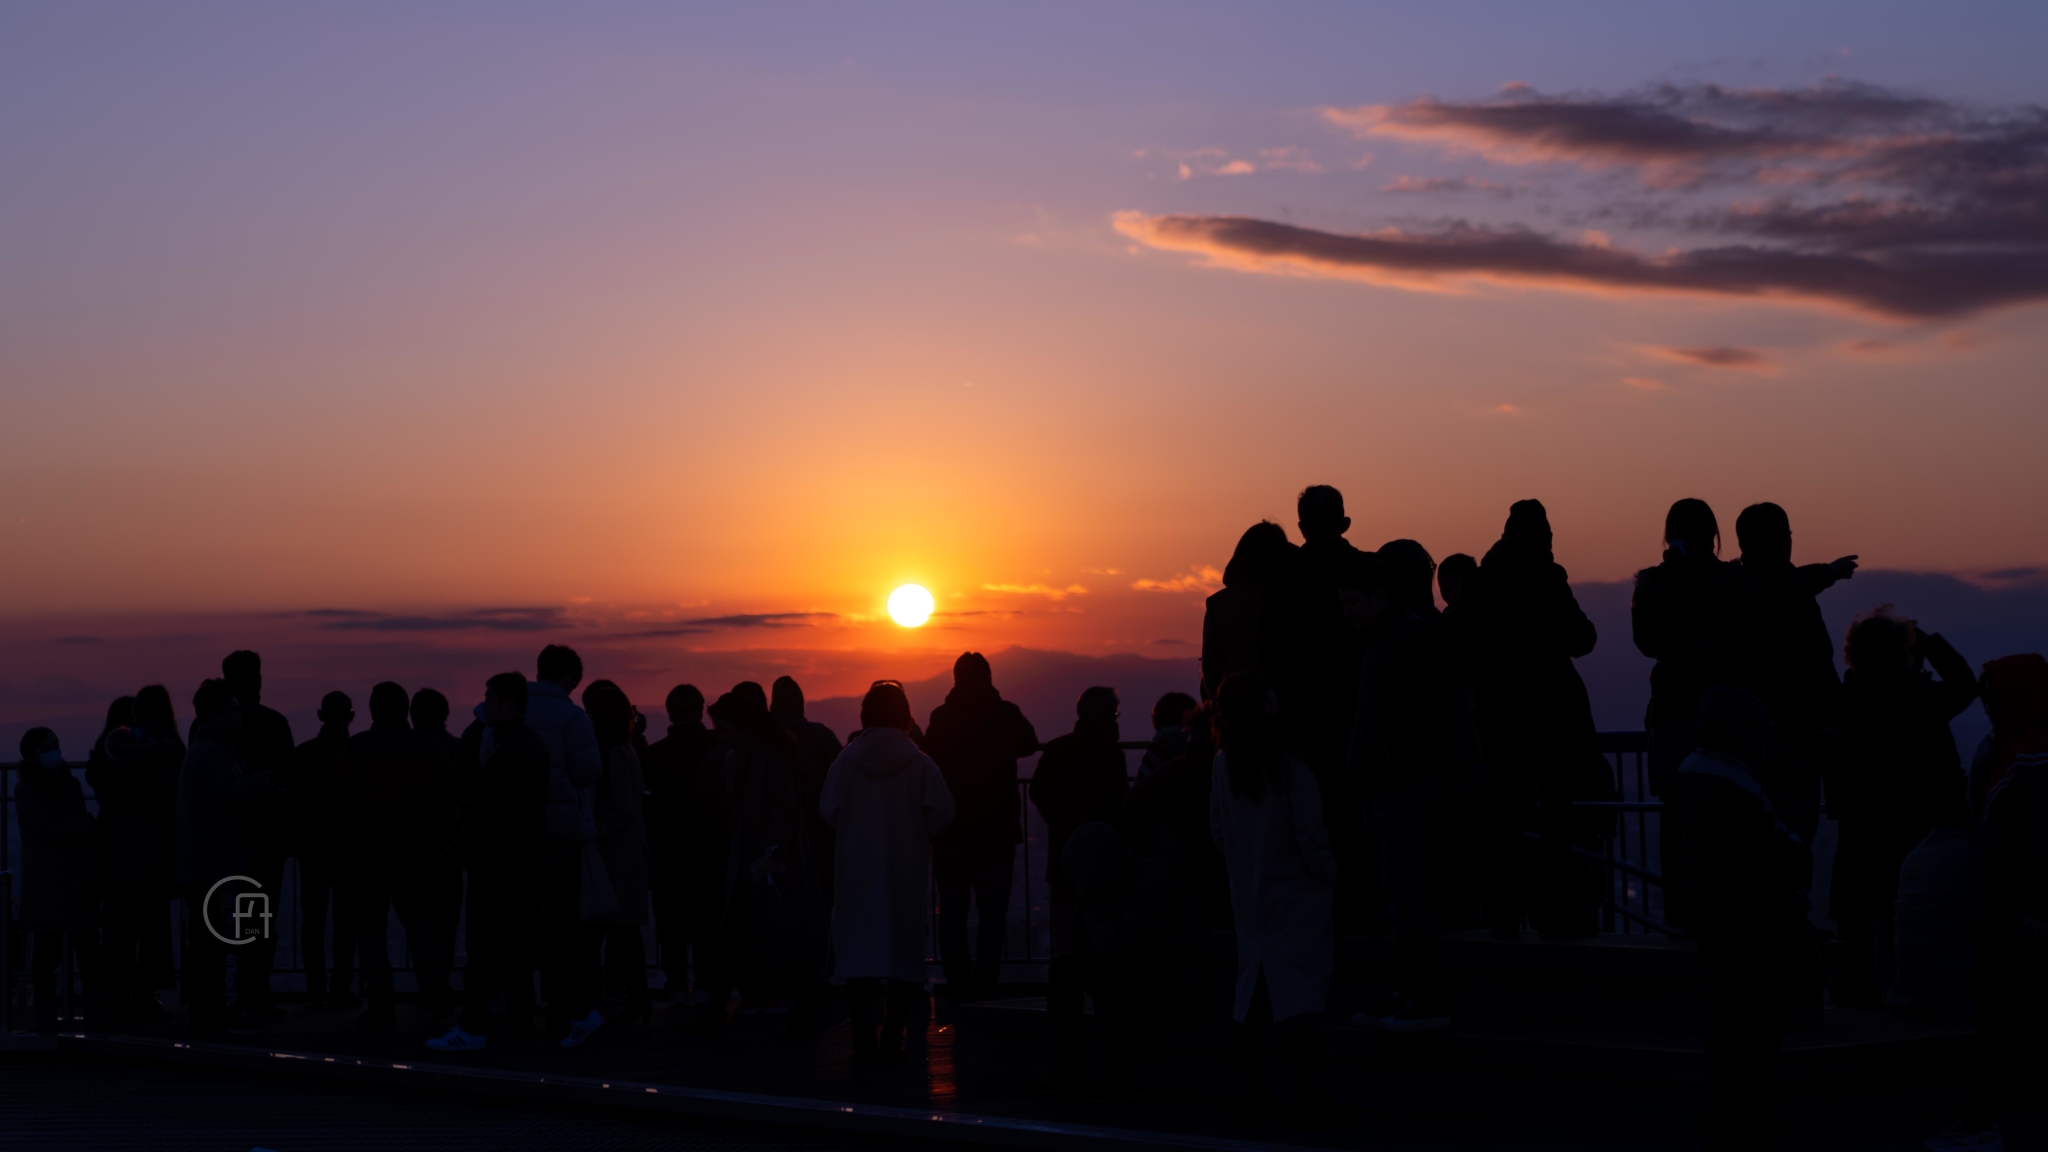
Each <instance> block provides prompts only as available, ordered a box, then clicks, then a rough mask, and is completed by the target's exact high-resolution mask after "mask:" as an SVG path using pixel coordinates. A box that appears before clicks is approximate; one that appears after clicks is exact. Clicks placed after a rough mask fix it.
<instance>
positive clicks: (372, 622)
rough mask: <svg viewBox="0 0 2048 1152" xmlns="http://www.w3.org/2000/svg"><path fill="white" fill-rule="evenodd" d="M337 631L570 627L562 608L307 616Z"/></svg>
mask: <svg viewBox="0 0 2048 1152" xmlns="http://www.w3.org/2000/svg"><path fill="white" fill-rule="evenodd" d="M305 615H307V616H310V617H312V618H314V619H316V620H320V621H323V623H322V624H321V625H320V627H322V628H325V629H327V630H329V631H333V632H478V631H482V632H546V631H549V630H551V629H556V628H566V627H568V625H569V621H568V617H567V614H566V613H564V612H563V611H562V609H560V608H478V609H474V610H471V611H468V612H449V613H444V614H440V615H417V616H401V615H392V614H389V613H384V612H365V611H361V610H359V609H353V608H315V609H312V610H311V611H308V612H306V613H305Z"/></svg>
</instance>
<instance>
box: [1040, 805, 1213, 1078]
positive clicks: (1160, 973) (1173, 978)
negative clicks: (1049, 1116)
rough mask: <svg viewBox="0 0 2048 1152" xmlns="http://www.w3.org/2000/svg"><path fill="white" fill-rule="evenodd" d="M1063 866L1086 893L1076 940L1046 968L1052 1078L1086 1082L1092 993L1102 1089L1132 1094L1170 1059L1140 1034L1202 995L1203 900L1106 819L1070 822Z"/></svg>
mask: <svg viewBox="0 0 2048 1152" xmlns="http://www.w3.org/2000/svg"><path fill="white" fill-rule="evenodd" d="M1060 870H1061V871H1062V872H1064V873H1065V874H1066V876H1067V878H1068V879H1069V880H1070V881H1072V882H1073V885H1074V888H1075V890H1076V891H1077V892H1079V893H1080V897H1081V911H1080V927H1079V931H1078V932H1077V933H1076V934H1075V941H1074V950H1073V951H1072V952H1070V953H1068V954H1067V955H1064V956H1060V957H1056V958H1055V959H1054V960H1053V962H1052V967H1051V970H1050V972H1049V973H1048V976H1047V980H1048V983H1049V988H1048V995H1047V999H1046V1006H1047V1009H1048V1016H1049V1017H1050V1022H1051V1024H1052V1041H1053V1061H1054V1063H1053V1074H1052V1078H1051V1080H1050V1081H1048V1083H1047V1088H1048V1089H1049V1090H1052V1091H1082V1090H1085V1089H1086V1088H1087V1086H1088V1079H1087V1072H1086V1069H1085V1066H1084V1064H1083V1059H1084V1051H1085V1039H1086V1031H1085V1030H1084V1028H1083V1027H1082V1012H1081V1009H1082V1003H1083V999H1084V998H1092V999H1093V1000H1094V1002H1095V1023H1096V1027H1097V1029H1098V1031H1099V1032H1100V1034H1101V1037H1102V1047H1103V1055H1104V1057H1105V1063H1106V1064H1107V1065H1108V1069H1107V1071H1108V1075H1107V1076H1106V1077H1105V1078H1104V1080H1103V1083H1102V1085H1101V1087H1100V1089H1099V1091H1098V1092H1097V1093H1096V1095H1097V1096H1098V1097H1099V1098H1101V1099H1105V1100H1120V1099H1129V1098H1130V1097H1131V1096H1132V1095H1134V1094H1135V1093H1136V1091H1137V1089H1138V1087H1139V1085H1138V1083H1137V1078H1138V1076H1139V1074H1140V1072H1141V1070H1142V1069H1144V1068H1147V1067H1152V1066H1156V1065H1158V1064H1162V1063H1165V1061H1164V1060H1161V1059H1146V1058H1144V1054H1143V1053H1141V1051H1140V1049H1141V1046H1142V1044H1143V1041H1144V1039H1145V1038H1146V1037H1147V1036H1148V1035H1150V1036H1151V1037H1153V1038H1154V1039H1155V1040H1157V1039H1162V1038H1163V1035H1164V1034H1165V1033H1166V1032H1167V1030H1168V1029H1169V1028H1170V1026H1171V1023H1172V1022H1173V1021H1174V1020H1176V1019H1178V1018H1182V1017H1186V1016H1188V1015H1189V1014H1190V1012H1189V1008H1190V1006H1191V1004H1192V1003H1193V1002H1194V1001H1195V999H1196V994H1197V986H1198V984H1199V979H1198V978H1199V975H1200V967H1201V961H1202V958H1203V957H1204V956H1205V955H1207V953H1208V934H1207V930H1206V929H1205V927H1204V925H1203V918H1202V910H1201V908H1200V907H1199V906H1197V905H1196V903H1195V899H1194V897H1193V896H1190V895H1189V894H1188V891H1187V889H1186V888H1185V887H1183V886H1182V885H1181V883H1180V881H1178V880H1176V879H1174V877H1173V874H1172V873H1171V872H1169V871H1167V869H1166V868H1165V866H1164V865H1162V864H1160V863H1159V862H1158V861H1156V860H1148V859H1146V858H1145V857H1143V856H1140V855H1138V854H1137V853H1135V852H1133V851H1131V850H1130V848H1129V847H1128V846H1127V845H1125V843H1124V840H1123V837H1122V835H1120V834H1119V833H1118V832H1117V830H1116V829H1115V828H1114V827H1112V826H1111V825H1108V824H1104V823H1101V822H1094V823H1088V824H1083V825H1081V826H1080V827H1079V828H1076V829H1074V834H1073V835H1072V836H1070V837H1068V838H1067V845H1066V848H1065V849H1064V850H1063V851H1062V852H1061V853H1060Z"/></svg>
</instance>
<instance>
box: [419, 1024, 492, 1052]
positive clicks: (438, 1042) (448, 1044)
mask: <svg viewBox="0 0 2048 1152" xmlns="http://www.w3.org/2000/svg"><path fill="white" fill-rule="evenodd" d="M489 1044H490V1041H489V1040H486V1039H484V1038H483V1037H482V1036H475V1035H471V1034H470V1033H468V1032H464V1031H463V1030H462V1029H460V1028H450V1029H449V1030H448V1034H447V1035H446V1036H436V1037H434V1038H433V1039H432V1040H429V1041H427V1047H429V1048H432V1049H433V1050H434V1051H436V1052H481V1051H482V1050H483V1049H484V1048H485V1047H486V1046H487V1045H489Z"/></svg>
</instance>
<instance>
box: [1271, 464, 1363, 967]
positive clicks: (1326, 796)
mask: <svg viewBox="0 0 2048 1152" xmlns="http://www.w3.org/2000/svg"><path fill="white" fill-rule="evenodd" d="M1295 506H1296V511H1297V513H1298V515H1299V517H1300V522H1299V527H1300V529H1301V539H1302V544H1301V553H1300V555H1301V564H1300V582H1299V584H1298V585H1297V591H1296V603H1297V606H1298V607H1297V611H1298V613H1299V616H1298V618H1297V626H1298V628H1299V632H1298V638H1297V641H1296V646H1295V658H1296V663H1295V665H1294V669H1293V672H1292V674H1291V675H1289V676H1286V677H1283V678H1281V679H1279V680H1277V681H1273V682H1272V686H1273V687H1274V688H1275V689H1276V690H1277V691H1278V692H1279V695H1280V711H1281V716H1282V723H1283V724H1284V725H1285V726H1286V728H1287V731H1288V733H1289V739H1290V746H1291V747H1292V748H1293V749H1294V750H1295V752H1296V753H1297V754H1298V755H1300V756H1301V757H1302V759H1303V760H1305V761H1306V762H1307V763H1308V766H1309V770H1310V771H1312V772H1314V773H1315V774H1316V787H1317V788H1319V789H1321V791H1322V796H1323V802H1324V803H1323V819H1324V821H1325V822H1327V823H1328V825H1329V828H1330V851H1331V853H1332V854H1333V855H1334V856H1335V857H1336V860H1337V921H1338V923H1339V924H1340V925H1341V926H1343V927H1344V928H1346V929H1347V930H1358V929H1362V928H1363V927H1364V926H1365V925H1366V924H1367V923H1368V922H1369V920H1370V917H1371V908H1372V905H1373V904H1374V902H1375V901H1374V895H1375V893H1376V892H1377V889H1378V886H1377V884H1376V883H1375V882H1374V878H1373V858H1372V856H1373V854H1372V841H1371V838H1370V836H1369V835H1368V833H1367V831H1366V826H1365V799H1366V798H1365V795H1364V793H1363V792H1362V791H1361V790H1360V784H1359V781H1357V780H1355V779H1353V778H1352V776H1351V774H1350V773H1349V772H1348V771H1347V770H1346V765H1345V748H1346V745H1347V744H1348V742H1349V740H1350V737H1351V712H1352V708H1353V707H1354V706H1355V705H1356V703H1357V700H1358V661H1359V655H1360V645H1359V641H1358V638H1357V636H1356V635H1355V634H1354V633H1353V632H1352V629H1351V627H1350V626H1349V625H1348V624H1346V623H1345V621H1344V613H1343V609H1342V607H1341V606H1340V605H1339V604H1338V602H1337V583H1338V580H1339V578H1340V576H1341V575H1342V574H1343V573H1344V572H1345V571H1346V570H1348V569H1349V568H1350V566H1351V565H1352V564H1353V563H1354V561H1355V560H1356V558H1357V557H1358V556H1359V554H1360V553H1359V551H1358V549H1357V548H1356V547H1354V546H1353V545H1352V543H1351V542H1350V541H1349V540H1346V539H1345V538H1344V533H1345V532H1347V531H1349V530H1350V528H1351V518H1350V517H1349V516H1347V515H1345V514H1344V496H1343V494H1342V493H1340V492H1338V491H1337V490H1336V489H1335V488H1332V487H1330V486H1329V485H1327V484H1317V485H1313V486H1311V487H1308V488H1305V489H1303V490H1302V493H1301V495H1300V497H1299V498H1298V499H1297V500H1296V501H1295Z"/></svg>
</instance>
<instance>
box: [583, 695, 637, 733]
mask: <svg viewBox="0 0 2048 1152" xmlns="http://www.w3.org/2000/svg"><path fill="white" fill-rule="evenodd" d="M583 710H584V711H585V712H587V713H589V714H590V728H591V731H593V732H595V733H596V734H597V746H598V747H599V748H611V747H614V746H615V745H619V744H624V743H626V742H627V741H629V740H631V739H632V736H633V702H632V701H631V700H630V699H628V698H627V697H626V693H625V690H624V689H622V688H620V687H619V686H618V685H617V684H614V683H612V682H611V681H609V680H592V681H591V682H590V687H588V688H585V689H584V690H583Z"/></svg>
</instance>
